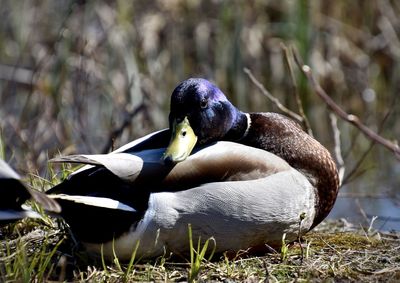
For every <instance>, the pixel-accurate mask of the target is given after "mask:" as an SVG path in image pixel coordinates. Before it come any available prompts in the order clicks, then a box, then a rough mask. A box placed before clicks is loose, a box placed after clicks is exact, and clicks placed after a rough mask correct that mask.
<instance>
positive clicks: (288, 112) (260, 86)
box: [243, 68, 303, 123]
mask: <svg viewBox="0 0 400 283" xmlns="http://www.w3.org/2000/svg"><path fill="white" fill-rule="evenodd" d="M243 71H244V72H245V73H246V75H247V76H248V77H249V78H250V80H251V81H252V82H253V83H254V85H255V86H256V87H257V88H258V89H259V90H260V91H261V93H262V94H263V95H264V96H266V97H267V98H268V99H269V100H271V101H272V102H273V103H274V104H275V105H276V106H277V107H278V108H279V110H281V111H282V112H283V113H285V114H286V115H288V116H289V117H291V118H292V119H294V120H296V121H297V122H299V123H303V118H302V117H301V116H300V115H299V114H297V113H295V112H293V111H291V110H289V109H288V108H286V107H285V106H284V105H283V104H282V103H281V102H280V101H279V100H278V99H277V98H276V97H274V96H273V95H272V94H271V93H269V91H268V90H266V89H265V87H264V85H263V84H262V83H260V82H259V81H258V80H257V79H256V78H255V77H254V75H253V73H252V72H251V71H250V70H249V69H248V68H244V69H243Z"/></svg>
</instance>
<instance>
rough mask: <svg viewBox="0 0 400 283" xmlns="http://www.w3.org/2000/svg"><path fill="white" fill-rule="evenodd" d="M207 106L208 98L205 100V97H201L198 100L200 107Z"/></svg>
mask: <svg viewBox="0 0 400 283" xmlns="http://www.w3.org/2000/svg"><path fill="white" fill-rule="evenodd" d="M207 106H208V100H207V98H203V99H201V101H200V107H201V108H203V109H204V108H207Z"/></svg>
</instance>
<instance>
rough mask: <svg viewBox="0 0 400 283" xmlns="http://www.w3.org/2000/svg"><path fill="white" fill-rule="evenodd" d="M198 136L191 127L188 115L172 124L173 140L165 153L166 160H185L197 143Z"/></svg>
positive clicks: (175, 161) (164, 158)
mask: <svg viewBox="0 0 400 283" xmlns="http://www.w3.org/2000/svg"><path fill="white" fill-rule="evenodd" d="M196 142H197V136H196V135H195V134H194V132H193V129H192V127H190V124H189V120H188V119H187V117H185V119H183V120H182V121H181V122H179V123H177V122H176V120H175V121H174V122H173V124H172V133H171V141H170V142H169V145H168V148H167V150H166V151H165V153H164V155H163V160H164V161H166V162H172V163H177V162H181V161H183V160H185V159H186V158H187V157H188V156H189V154H190V153H191V152H192V150H193V147H194V146H195V145H196Z"/></svg>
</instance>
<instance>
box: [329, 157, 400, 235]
mask: <svg viewBox="0 0 400 283" xmlns="http://www.w3.org/2000/svg"><path fill="white" fill-rule="evenodd" d="M386 160H387V162H386V164H381V165H380V166H379V168H378V169H376V170H375V171H373V172H370V173H367V174H365V176H361V177H360V178H358V179H357V180H356V181H354V182H352V183H350V184H348V185H346V186H343V187H342V188H341V190H340V193H339V197H338V199H337V201H336V204H335V206H334V208H333V210H332V212H331V213H330V215H329V218H333V219H337V218H344V219H346V220H347V221H349V222H352V223H355V224H361V225H363V226H367V227H368V226H369V225H370V223H371V221H372V218H373V217H374V216H377V217H378V218H377V219H376V220H375V221H374V222H373V228H375V229H378V230H382V231H390V230H396V231H400V162H399V161H397V160H396V159H395V158H394V157H393V156H392V155H390V153H388V155H387V159H386Z"/></svg>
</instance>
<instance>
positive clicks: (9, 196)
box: [0, 159, 61, 223]
mask: <svg viewBox="0 0 400 283" xmlns="http://www.w3.org/2000/svg"><path fill="white" fill-rule="evenodd" d="M28 199H33V200H35V201H36V202H38V203H39V204H41V205H42V207H43V208H44V209H45V210H47V211H53V212H60V209H61V208H60V206H59V204H58V203H57V202H56V201H54V200H53V199H51V198H49V197H48V196H47V195H45V194H44V193H41V192H38V191H35V190H31V189H29V188H27V187H26V186H25V185H24V184H23V183H22V182H21V180H20V176H19V175H18V174H17V173H16V172H15V171H14V170H13V169H12V168H11V167H10V166H9V165H8V164H7V163H6V162H5V161H4V160H2V159H0V221H1V222H3V223H4V222H8V221H10V220H16V219H20V218H24V217H40V215H39V214H37V213H35V212H33V211H29V210H26V209H25V208H23V207H22V205H23V203H24V202H25V201H27V200H28Z"/></svg>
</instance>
